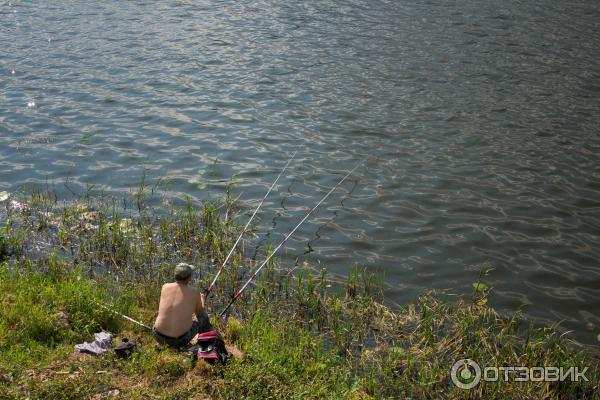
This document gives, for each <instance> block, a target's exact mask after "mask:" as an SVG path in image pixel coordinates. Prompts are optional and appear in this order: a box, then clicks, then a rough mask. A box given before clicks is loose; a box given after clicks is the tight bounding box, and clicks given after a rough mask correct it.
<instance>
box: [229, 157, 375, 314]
mask: <svg viewBox="0 0 600 400" xmlns="http://www.w3.org/2000/svg"><path fill="white" fill-rule="evenodd" d="M363 162H364V161H363ZM363 162H361V163H359V164H358V165H357V166H356V167H354V168H352V170H351V171H350V172H348V173H347V174H346V175H345V176H344V177H343V178H342V180H340V181H339V182H338V183H337V184H336V185H335V186H334V187H332V188H331V189H330V190H329V192H327V194H326V195H325V196H324V197H323V198H322V199H321V200H320V201H319V202H318V203H317V204H316V205H315V206H314V207H313V208H311V209H310V211H309V212H308V213H307V214H306V215H305V216H304V218H302V220H301V221H300V222H299V223H298V225H296V226H295V227H294V229H292V231H291V232H290V233H288V234H287V235H286V236H285V237H284V238H283V240H282V241H281V243H279V245H278V246H277V247H276V248H275V250H273V251H272V252H271V254H270V255H269V256H268V257H267V258H266V259H265V260H264V261H263V262H262V264H260V266H259V267H258V268H257V269H256V271H254V273H253V274H252V276H251V277H250V279H248V280H247V281H246V283H244V285H243V286H242V287H241V288H240V290H238V291H237V292H236V293H235V294H234V295H233V297H232V298H231V301H230V302H229V304H227V306H226V307H225V308H224V309H223V311H221V313H220V314H219V317H222V316H223V315H224V314H225V313H226V312H227V310H229V308H230V307H231V306H232V305H233V303H234V302H235V301H236V300H237V299H238V297H240V296H241V294H242V292H243V291H244V289H246V287H247V286H248V285H249V284H250V282H252V280H253V279H254V278H256V276H257V275H258V273H259V272H260V270H261V269H262V268H263V267H264V266H265V265H267V263H268V262H269V260H270V259H271V258H272V257H273V256H274V255H275V253H277V251H278V250H279V249H280V248H281V246H283V244H284V243H285V242H287V240H288V239H289V238H290V237H291V236H292V235H293V234H294V232H296V230H297V229H298V228H299V227H300V225H302V224H303V223H304V221H306V220H307V219H308V217H309V216H310V215H311V214H312V213H313V212H314V211H315V210H316V209H317V207H319V205H321V203H323V202H324V201H325V199H327V198H328V197H329V195H330V194H331V193H333V191H334V190H335V189H337V188H338V187H339V186H340V185H341V184H342V183H343V182H344V181H345V180H346V178H348V177H349V176H350V175H351V174H352V173H353V172H354V171H355V170H356V169H357V168H358V167H359V166H360V165H362V163H363Z"/></svg>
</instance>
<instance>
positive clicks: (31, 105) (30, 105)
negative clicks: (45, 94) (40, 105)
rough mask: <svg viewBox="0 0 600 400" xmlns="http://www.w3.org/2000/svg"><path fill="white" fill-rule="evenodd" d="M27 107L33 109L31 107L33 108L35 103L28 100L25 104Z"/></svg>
mask: <svg viewBox="0 0 600 400" xmlns="http://www.w3.org/2000/svg"><path fill="white" fill-rule="evenodd" d="M27 107H29V108H33V107H35V101H33V100H29V101H28V102H27Z"/></svg>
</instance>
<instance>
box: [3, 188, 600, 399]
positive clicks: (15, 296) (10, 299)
mask: <svg viewBox="0 0 600 400" xmlns="http://www.w3.org/2000/svg"><path fill="white" fill-rule="evenodd" d="M143 192H144V191H142V193H143ZM18 204H19V205H21V206H20V207H16V205H15V204H11V203H7V212H6V217H5V219H4V221H5V225H4V227H2V228H0V232H1V233H0V250H1V252H0V254H4V258H5V261H4V263H2V264H0V265H1V266H0V305H1V306H2V308H3V312H2V313H1V314H0V355H1V357H0V359H1V361H0V381H1V382H2V385H0V397H1V398H22V397H30V398H57V399H59V398H108V397H111V396H113V395H114V396H116V397H119V396H120V397H122V398H140V399H141V398H198V399H201V398H209V397H210V398H223V399H229V398H244V397H245V398H298V399H299V398H353V399H361V398H362V399H366V398H423V399H428V398H431V399H438V398H442V399H443V398H452V399H454V398H457V399H468V398H511V399H529V398H553V399H555V398H556V399H563V398H564V399H570V398H578V399H579V398H582V399H592V398H598V390H599V387H598V375H597V372H598V358H597V357H595V356H590V355H586V354H584V352H583V350H584V349H583V348H579V347H577V345H576V344H575V343H573V342H570V341H569V339H568V338H567V337H565V336H561V335H558V334H557V333H556V332H555V331H553V330H552V329H550V328H541V329H540V328H534V327H533V326H531V325H530V324H527V323H526V322H525V321H523V320H522V319H521V318H520V317H519V316H518V315H515V316H513V317H512V318H503V317H500V316H499V315H498V314H497V313H495V312H494V311H493V309H491V308H490V307H488V306H487V301H485V300H486V299H487V295H488V292H489V291H487V290H486V289H487V286H485V284H484V283H483V282H482V280H483V278H484V276H483V275H482V276H480V278H479V279H478V282H477V286H476V287H474V289H475V292H474V296H473V298H472V299H463V300H458V301H457V302H455V303H452V304H449V303H446V302H443V301H441V300H440V299H439V298H438V297H437V296H436V295H435V294H425V295H423V296H421V297H420V298H419V299H418V300H417V301H415V302H413V303H411V304H407V305H406V306H404V307H402V308H401V309H394V310H392V309H390V308H388V307H386V306H384V305H382V302H381V300H382V292H381V285H380V283H379V282H378V281H377V279H375V277H374V276H373V275H371V274H369V273H368V272H367V271H365V270H364V269H362V268H360V267H355V268H354V269H353V270H352V273H351V274H350V276H349V277H348V280H347V282H346V283H345V284H343V285H341V284H339V283H336V282H332V281H331V280H330V279H329V277H328V275H327V273H326V272H325V271H324V270H318V271H317V270H314V269H312V268H310V266H308V265H305V266H299V267H296V268H295V271H294V273H293V274H292V273H290V271H287V270H285V269H283V268H281V266H279V265H278V263H277V262H276V261H273V262H271V263H270V264H269V265H268V266H267V267H266V268H265V269H264V270H263V273H262V274H261V276H260V277H259V279H258V280H257V281H256V287H255V288H254V290H252V291H251V292H248V293H246V294H245V295H244V297H243V298H242V299H241V301H240V302H238V303H236V305H235V307H234V317H230V318H229V320H228V321H227V323H225V322H222V321H217V320H214V321H213V322H214V323H215V325H216V326H217V327H218V328H219V330H220V331H221V332H223V334H224V335H225V338H226V340H227V342H228V343H231V344H232V345H234V346H236V347H238V348H239V349H241V350H242V351H243V352H244V353H245V354H246V357H244V358H242V359H234V360H233V361H232V362H231V363H230V364H229V365H227V366H223V367H214V368H213V367H209V366H207V365H205V364H202V363H199V364H198V365H195V366H194V365H193V364H192V363H191V362H190V360H189V359H188V358H187V357H186V356H185V355H184V354H179V353H173V352H170V351H166V350H157V348H156V345H155V343H154V340H153V338H152V337H151V335H150V334H149V333H148V332H146V331H145V330H141V328H139V327H137V326H135V325H131V324H130V323H129V322H127V321H125V320H123V319H120V318H119V317H117V316H115V315H114V314H112V313H110V312H108V311H106V310H104V309H102V308H99V307H96V306H95V305H94V302H101V303H103V304H109V305H110V306H111V307H114V308H115V309H116V310H118V311H119V312H122V313H125V314H127V315H130V316H132V317H134V318H135V319H139V320H142V321H144V322H147V323H151V321H152V320H153V318H154V316H155V311H156V305H157V303H158V295H159V289H160V285H161V284H162V283H164V282H165V281H168V280H170V278H171V276H172V268H173V266H174V265H175V264H176V263H178V262H181V261H184V262H189V263H192V264H194V265H199V266H200V268H199V269H198V270H197V271H196V283H197V285H198V286H200V287H206V286H207V285H208V283H209V279H210V278H211V277H212V274H213V273H214V272H215V271H216V268H218V266H219V264H220V262H222V260H223V258H224V257H225V255H226V253H227V251H228V250H229V248H230V246H231V245H232V244H233V241H235V238H236V237H237V235H238V233H239V232H240V228H239V226H240V224H239V223H237V218H238V215H239V211H238V210H237V209H236V205H235V202H234V201H233V199H232V198H231V196H230V192H228V194H227V195H226V198H225V200H224V201H223V204H214V203H204V204H201V205H200V206H194V205H192V204H191V202H189V203H188V204H187V205H186V206H184V207H181V208H173V209H171V210H169V211H168V212H165V213H162V214H160V215H159V214H154V213H152V212H151V211H150V210H148V209H146V208H145V207H144V200H143V196H139V197H138V198H136V200H135V203H134V204H136V206H135V207H134V208H133V211H130V212H129V213H127V212H126V211H127V210H124V209H123V208H121V209H120V208H119V207H118V206H117V204H120V203H119V202H117V201H114V200H111V201H102V200H94V199H92V198H86V199H85V200H84V201H80V202H77V203H75V204H63V205H58V202H57V201H56V199H55V198H53V197H52V196H50V195H48V194H44V193H34V194H32V195H31V196H30V198H28V199H27V200H25V199H19V200H18ZM267 251H268V249H267ZM231 265H235V266H238V265H244V267H239V268H233V267H228V268H227V269H226V272H225V275H224V276H223V277H222V280H220V281H219V285H218V286H217V290H215V292H213V293H214V294H213V296H212V297H211V298H210V299H209V305H210V307H211V309H212V310H213V311H218V310H219V309H220V307H222V305H223V304H225V303H226V302H227V301H228V300H229V296H230V295H231V294H232V293H233V292H234V291H235V290H236V289H238V288H239V285H240V282H241V281H242V278H243V276H247V270H248V269H249V268H252V266H253V261H252V260H247V259H245V258H244V252H243V248H240V249H239V250H238V251H237V252H236V253H235V255H234V257H233V260H232V262H231ZM101 329H104V330H109V331H111V332H113V333H115V334H116V335H118V336H127V337H132V336H134V337H137V338H138V340H139V342H140V350H141V351H140V352H139V353H136V354H135V355H134V356H133V357H131V358H130V359H127V360H122V359H119V358H117V357H116V356H114V355H113V354H107V355H105V356H102V357H97V358H95V357H91V356H84V355H79V354H73V351H72V350H73V345H74V344H75V343H78V342H81V341H83V340H90V338H91V335H92V333H93V332H96V331H99V330H101ZM462 358H471V359H474V360H477V361H478V362H479V363H480V365H488V366H509V365H515V366H520V365H527V366H553V365H555V366H565V367H570V366H572V367H578V368H579V369H580V370H583V368H584V367H586V366H587V367H589V368H588V372H587V377H588V379H589V380H590V381H589V382H585V381H580V382H569V381H565V382H514V381H512V382H503V381H498V382H482V383H481V384H480V385H478V386H477V387H475V388H473V389H471V390H461V389H459V388H457V387H456V386H454V384H453V383H452V381H451V379H450V369H451V366H452V364H453V363H454V362H455V361H457V360H459V359H462ZM194 396H195V397H194Z"/></svg>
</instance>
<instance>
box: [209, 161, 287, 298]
mask: <svg viewBox="0 0 600 400" xmlns="http://www.w3.org/2000/svg"><path fill="white" fill-rule="evenodd" d="M296 153H297V151H295V152H294V154H292V157H291V158H290V159H289V160H288V162H287V163H286V164H285V166H284V167H283V169H282V170H281V172H280V173H279V175H277V178H276V179H275V181H274V182H273V183H272V184H271V187H270V188H269V190H268V191H267V193H266V194H265V196H264V197H263V198H262V200H261V201H260V203H259V204H258V206H257V207H256V209H255V210H254V213H252V216H251V217H250V219H249V220H248V222H246V226H244V229H242V232H241V233H240V235H239V236H238V238H237V240H236V241H235V243H234V244H233V247H232V248H231V250H229V254H227V257H225V261H223V265H221V268H219V271H217V274H216V275H215V278H214V279H213V280H212V282H211V284H210V285H209V286H208V289H206V290H205V292H204V294H205V296H207V297H208V295H209V294H210V292H211V291H212V290H213V288H214V286H215V283H216V282H217V279H219V276H220V275H221V273H222V272H223V270H224V269H225V265H226V264H227V261H229V257H231V255H232V254H233V250H235V248H236V246H237V245H238V243H239V241H240V240H241V239H242V236H244V233H246V229H248V226H249V225H250V222H252V219H254V216H255V215H256V213H257V212H258V209H259V208H260V207H261V206H262V204H263V203H264V201H265V199H266V198H267V196H268V195H269V193H271V190H273V188H274V187H275V185H276V184H277V181H278V180H279V178H281V175H283V173H284V172H285V170H286V169H287V167H288V165H290V163H291V162H292V160H293V159H294V157H296Z"/></svg>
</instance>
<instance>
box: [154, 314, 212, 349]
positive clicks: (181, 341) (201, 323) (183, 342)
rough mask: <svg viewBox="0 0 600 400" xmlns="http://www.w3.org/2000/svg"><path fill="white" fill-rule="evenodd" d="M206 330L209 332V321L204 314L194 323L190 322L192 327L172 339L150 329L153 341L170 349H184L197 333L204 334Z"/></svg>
mask: <svg viewBox="0 0 600 400" xmlns="http://www.w3.org/2000/svg"><path fill="white" fill-rule="evenodd" d="M208 330H210V320H209V318H208V315H206V314H205V315H203V316H201V317H200V318H198V319H197V320H194V322H192V327H191V328H190V330H189V331H187V332H186V333H184V334H183V335H181V336H179V337H176V338H174V337H171V336H167V335H163V334H162V333H160V332H159V331H157V330H156V328H152V334H153V335H154V339H156V341H157V342H158V343H161V344H166V345H167V346H170V347H185V346H187V345H188V344H189V343H190V340H192V339H193V338H194V336H196V335H197V334H198V333H202V332H206V331H208Z"/></svg>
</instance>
